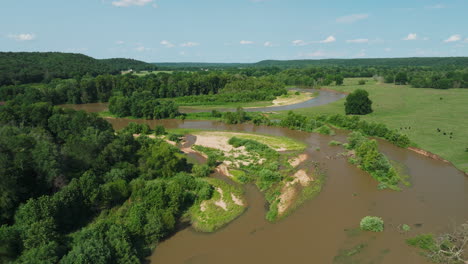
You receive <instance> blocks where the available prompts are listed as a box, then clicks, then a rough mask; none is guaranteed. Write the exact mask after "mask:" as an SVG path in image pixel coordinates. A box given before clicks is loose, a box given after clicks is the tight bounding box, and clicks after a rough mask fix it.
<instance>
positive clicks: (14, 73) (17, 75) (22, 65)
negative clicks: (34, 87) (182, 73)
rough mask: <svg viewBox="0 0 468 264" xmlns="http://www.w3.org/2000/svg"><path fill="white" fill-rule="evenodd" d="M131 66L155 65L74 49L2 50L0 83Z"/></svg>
mask: <svg viewBox="0 0 468 264" xmlns="http://www.w3.org/2000/svg"><path fill="white" fill-rule="evenodd" d="M130 68H133V69H155V68H156V66H154V65H151V64H149V63H145V62H142V61H137V60H133V59H107V60H96V59H93V58H91V57H88V56H85V55H82V54H73V53H60V52H0V86H2V85H17V84H23V83H38V82H50V81H51V80H53V79H55V78H62V79H67V78H76V77H77V76H80V77H81V76H84V75H86V74H89V75H92V76H96V75H98V74H106V73H112V74H117V73H120V71H121V70H127V69H130Z"/></svg>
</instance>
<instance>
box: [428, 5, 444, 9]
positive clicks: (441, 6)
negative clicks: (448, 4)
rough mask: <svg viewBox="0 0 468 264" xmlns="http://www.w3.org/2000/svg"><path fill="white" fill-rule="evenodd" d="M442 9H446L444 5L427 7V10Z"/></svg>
mask: <svg viewBox="0 0 468 264" xmlns="http://www.w3.org/2000/svg"><path fill="white" fill-rule="evenodd" d="M442 8H445V5H443V4H436V5H430V6H426V9H442Z"/></svg>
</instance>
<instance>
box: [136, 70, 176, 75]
mask: <svg viewBox="0 0 468 264" xmlns="http://www.w3.org/2000/svg"><path fill="white" fill-rule="evenodd" d="M158 73H169V74H172V73H173V71H141V72H133V74H134V75H136V76H145V75H148V74H158Z"/></svg>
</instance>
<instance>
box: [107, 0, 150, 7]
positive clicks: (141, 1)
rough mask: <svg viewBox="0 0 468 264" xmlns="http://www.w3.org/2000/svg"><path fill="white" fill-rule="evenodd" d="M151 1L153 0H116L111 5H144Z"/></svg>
mask: <svg viewBox="0 0 468 264" xmlns="http://www.w3.org/2000/svg"><path fill="white" fill-rule="evenodd" d="M151 2H153V0H118V1H113V2H112V5H113V6H118V7H128V6H145V5H147V4H149V3H151ZM156 7H157V6H156Z"/></svg>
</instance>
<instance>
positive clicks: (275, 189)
mask: <svg viewBox="0 0 468 264" xmlns="http://www.w3.org/2000/svg"><path fill="white" fill-rule="evenodd" d="M192 134H194V135H198V136H200V135H206V136H214V137H226V138H229V140H228V143H229V144H230V145H232V146H233V147H234V148H235V149H233V150H231V151H228V152H223V151H221V150H218V149H212V148H207V147H203V146H199V145H194V146H193V147H192V148H193V149H194V150H197V151H199V152H202V153H204V154H206V155H207V156H208V165H209V166H212V167H214V166H217V165H219V164H220V163H221V162H223V163H224V164H230V165H229V168H228V171H229V174H230V175H231V176H232V178H233V180H234V181H236V182H238V183H242V184H245V183H249V182H252V183H255V184H256V185H257V187H258V188H259V189H260V191H262V192H263V193H264V194H265V198H266V200H267V201H268V203H269V211H268V212H267V215H266V218H267V219H268V220H269V221H276V220H278V219H279V218H280V217H284V216H285V212H278V205H279V203H280V195H281V193H282V191H283V189H284V188H283V187H284V186H286V185H287V184H288V183H289V182H291V181H293V180H294V179H293V178H292V177H291V176H290V174H291V172H293V171H294V170H293V169H292V168H291V166H290V165H289V163H288V158H289V156H290V155H287V154H284V153H280V152H278V151H279V150H289V151H291V150H295V151H299V150H303V149H304V147H305V146H304V145H303V144H302V143H298V142H296V141H294V140H291V139H289V138H286V137H272V136H264V135H257V134H246V133H233V132H218V131H216V132H209V133H208V132H203V131H202V132H194V131H192ZM239 147H245V150H237V148H239ZM295 153H297V152H295ZM223 166H225V165H223ZM304 177H306V178H307V179H309V178H308V177H309V176H307V175H304ZM323 181H324V178H323V177H322V175H317V179H315V178H314V181H313V183H311V184H309V183H308V182H307V183H303V184H304V186H303V188H302V190H301V192H300V193H299V196H298V199H296V201H294V202H295V203H294V204H292V203H293V201H291V205H288V206H289V207H288V212H290V211H292V210H293V209H294V208H295V207H297V206H299V205H300V204H301V203H303V202H304V201H305V200H306V199H310V198H312V197H314V196H315V195H317V194H318V193H319V192H320V190H321V186H322V184H323ZM288 202H290V201H288Z"/></svg>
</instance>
